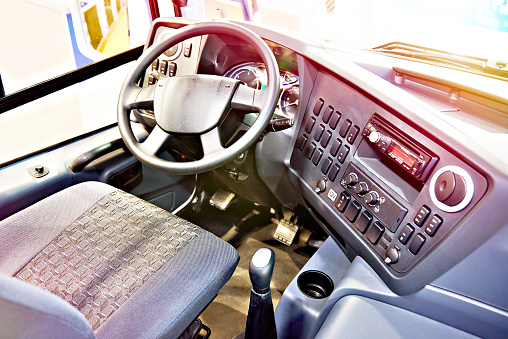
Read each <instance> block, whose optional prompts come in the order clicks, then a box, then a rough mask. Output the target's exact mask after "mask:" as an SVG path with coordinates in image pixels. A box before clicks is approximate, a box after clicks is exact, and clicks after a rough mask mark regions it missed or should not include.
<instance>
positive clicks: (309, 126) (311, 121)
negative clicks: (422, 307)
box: [305, 117, 316, 133]
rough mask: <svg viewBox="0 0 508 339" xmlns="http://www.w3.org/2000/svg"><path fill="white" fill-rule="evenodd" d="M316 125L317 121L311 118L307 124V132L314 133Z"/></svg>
mask: <svg viewBox="0 0 508 339" xmlns="http://www.w3.org/2000/svg"><path fill="white" fill-rule="evenodd" d="M315 123H316V119H314V118H313V117H310V118H309V120H307V123H306V124H305V132H307V133H310V132H312V129H313V128H314V124H315Z"/></svg>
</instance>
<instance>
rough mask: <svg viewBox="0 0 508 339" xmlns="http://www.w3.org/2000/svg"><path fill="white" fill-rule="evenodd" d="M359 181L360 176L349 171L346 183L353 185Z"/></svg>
mask: <svg viewBox="0 0 508 339" xmlns="http://www.w3.org/2000/svg"><path fill="white" fill-rule="evenodd" d="M357 183H358V176H357V175H356V173H349V175H348V176H347V177H346V185H348V186H349V187H353V186H354V185H356V184H357Z"/></svg>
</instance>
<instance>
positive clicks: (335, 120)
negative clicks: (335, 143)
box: [330, 111, 341, 129]
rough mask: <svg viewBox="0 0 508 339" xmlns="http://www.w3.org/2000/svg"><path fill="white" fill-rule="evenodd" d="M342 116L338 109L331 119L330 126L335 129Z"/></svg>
mask: <svg viewBox="0 0 508 339" xmlns="http://www.w3.org/2000/svg"><path fill="white" fill-rule="evenodd" d="M340 117H341V114H340V112H339V111H336V112H335V113H333V115H332V118H331V119H330V127H331V128H332V129H335V128H336V127H337V124H338V123H339V120H340Z"/></svg>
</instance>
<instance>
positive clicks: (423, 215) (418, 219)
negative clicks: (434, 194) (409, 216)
mask: <svg viewBox="0 0 508 339" xmlns="http://www.w3.org/2000/svg"><path fill="white" fill-rule="evenodd" d="M429 214H430V208H428V207H427V206H425V205H423V206H422V207H421V208H420V210H419V211H418V213H416V216H415V219H414V222H415V224H416V226H419V227H421V226H422V225H423V223H424V222H425V220H426V219H427V217H428V216H429Z"/></svg>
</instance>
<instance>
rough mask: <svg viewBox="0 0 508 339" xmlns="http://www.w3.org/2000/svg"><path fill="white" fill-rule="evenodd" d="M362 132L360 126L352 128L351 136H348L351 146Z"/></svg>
mask: <svg viewBox="0 0 508 339" xmlns="http://www.w3.org/2000/svg"><path fill="white" fill-rule="evenodd" d="M359 132H360V128H359V127H358V126H356V125H355V126H354V127H353V128H351V130H350V131H349V134H348V135H347V139H346V140H347V142H349V143H350V144H353V143H354V142H355V139H356V136H357V135H358V133H359Z"/></svg>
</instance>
